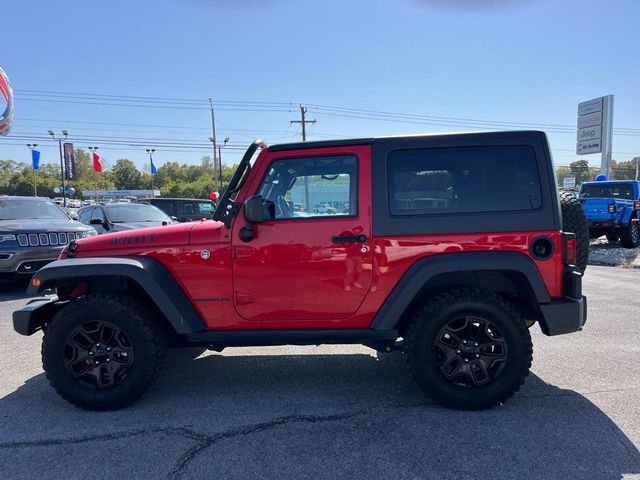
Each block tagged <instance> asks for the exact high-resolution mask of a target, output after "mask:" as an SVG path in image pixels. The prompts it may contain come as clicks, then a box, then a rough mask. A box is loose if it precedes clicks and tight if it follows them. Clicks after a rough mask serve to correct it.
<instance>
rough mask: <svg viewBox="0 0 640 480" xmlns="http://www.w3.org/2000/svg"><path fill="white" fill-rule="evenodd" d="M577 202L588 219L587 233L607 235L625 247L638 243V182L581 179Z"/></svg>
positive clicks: (639, 191)
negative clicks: (578, 200) (587, 180)
mask: <svg viewBox="0 0 640 480" xmlns="http://www.w3.org/2000/svg"><path fill="white" fill-rule="evenodd" d="M579 199H580V202H582V206H583V208H584V211H585V214H586V215H587V220H588V221H589V236H590V237H592V238H597V237H600V236H602V235H606V236H607V240H608V241H609V242H617V241H620V244H621V245H622V246H623V247H625V248H636V247H638V246H639V245H640V224H639V223H638V222H639V221H640V182H638V181H635V180H613V181H603V182H585V183H583V184H582V186H581V187H580V194H579Z"/></svg>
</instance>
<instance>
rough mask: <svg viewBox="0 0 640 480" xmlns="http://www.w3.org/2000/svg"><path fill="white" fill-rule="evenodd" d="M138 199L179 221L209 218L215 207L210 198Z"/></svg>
mask: <svg viewBox="0 0 640 480" xmlns="http://www.w3.org/2000/svg"><path fill="white" fill-rule="evenodd" d="M138 201H139V202H143V203H148V204H150V205H154V206H156V207H158V208H159V209H160V210H162V211H163V212H165V213H166V214H167V215H169V216H171V217H175V218H176V219H177V220H178V221H179V222H193V221H194V220H202V219H203V218H206V219H210V218H211V216H212V215H213V212H214V211H215V209H216V206H215V204H214V203H213V202H212V201H211V200H205V199H201V198H141V199H140V200H138Z"/></svg>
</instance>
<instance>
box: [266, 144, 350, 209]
mask: <svg viewBox="0 0 640 480" xmlns="http://www.w3.org/2000/svg"><path fill="white" fill-rule="evenodd" d="M357 171H358V161H357V159H356V157H355V156H353V155H339V156H327V157H306V158H287V159H281V160H276V161H274V162H273V163H272V164H271V166H270V167H269V170H268V171H267V174H266V176H265V178H264V179H263V181H262V185H261V186H260V189H259V190H258V194H260V195H262V197H263V198H264V199H266V200H268V201H269V202H272V203H273V205H274V206H275V218H276V219H280V218H313V217H333V216H351V215H356V214H357V212H358V205H357V199H358V196H357V195H358V192H357V191H358V188H357V185H358V175H357Z"/></svg>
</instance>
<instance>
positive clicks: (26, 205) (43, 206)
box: [0, 198, 69, 220]
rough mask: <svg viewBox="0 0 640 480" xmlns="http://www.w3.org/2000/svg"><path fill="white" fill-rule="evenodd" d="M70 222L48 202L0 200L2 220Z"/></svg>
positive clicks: (0, 218) (57, 208) (0, 216)
mask: <svg viewBox="0 0 640 480" xmlns="http://www.w3.org/2000/svg"><path fill="white" fill-rule="evenodd" d="M25 219H42V220H69V217H68V216H67V215H66V214H65V213H64V212H63V211H62V210H60V208H59V207H57V206H56V205H54V204H53V203H51V202H50V201H48V200H21V199H14V198H12V199H5V200H0V220H25Z"/></svg>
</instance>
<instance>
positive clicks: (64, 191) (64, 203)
mask: <svg viewBox="0 0 640 480" xmlns="http://www.w3.org/2000/svg"><path fill="white" fill-rule="evenodd" d="M47 133H48V134H49V135H50V136H51V138H52V139H53V140H58V147H59V148H60V177H62V206H63V207H66V206H67V182H66V180H65V178H64V160H63V156H62V139H61V138H60V137H58V138H56V135H55V133H53V130H47ZM62 135H64V139H65V140H66V139H67V137H68V136H69V132H68V131H67V130H62Z"/></svg>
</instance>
